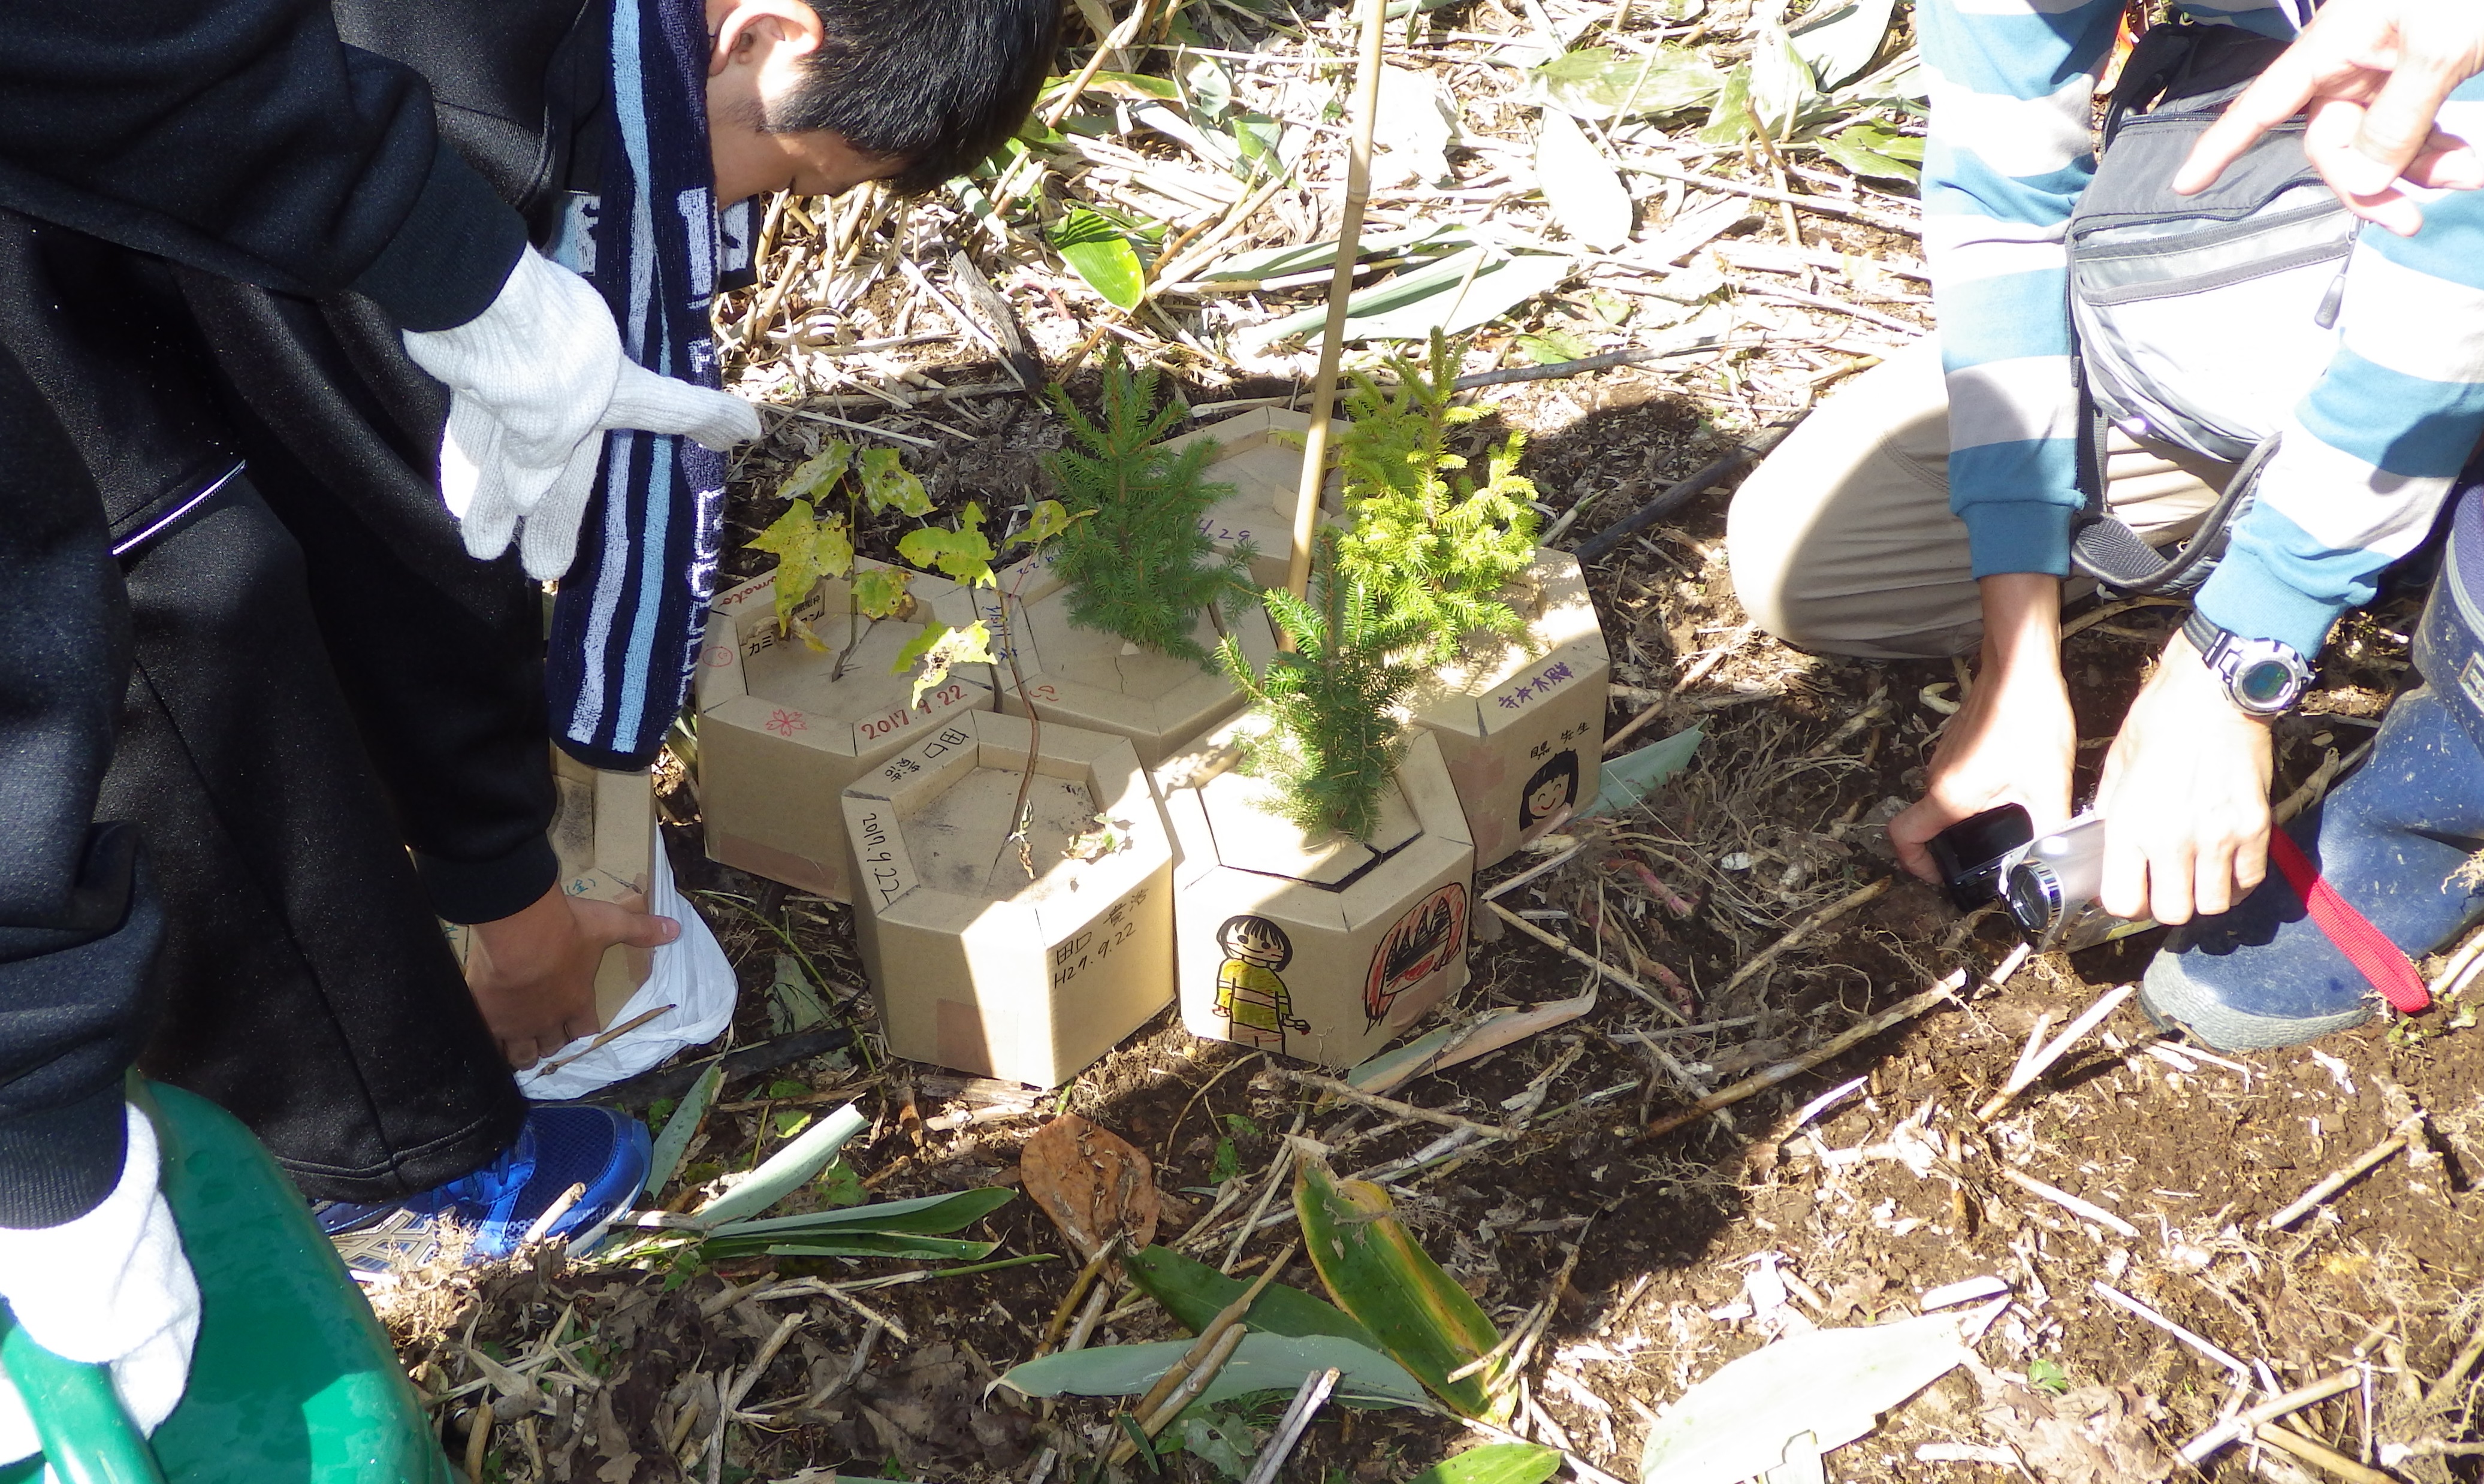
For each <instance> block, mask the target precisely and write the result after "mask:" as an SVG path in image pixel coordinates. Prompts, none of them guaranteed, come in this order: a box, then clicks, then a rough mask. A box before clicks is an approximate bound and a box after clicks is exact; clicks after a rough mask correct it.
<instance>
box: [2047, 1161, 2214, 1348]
mask: <svg viewBox="0 0 2484 1484" xmlns="http://www.w3.org/2000/svg"><path fill="white" fill-rule="evenodd" d="M2001 1173H2002V1174H2005V1175H2006V1174H2011V1173H2012V1172H2011V1171H2010V1169H2009V1167H2008V1166H2004V1167H2002V1171H2001ZM2046 1188H2047V1189H2050V1187H2046ZM2054 1194H2056V1195H2059V1194H2060V1192H2058V1191H2056V1192H2054ZM2072 1199H2074V1200H2075V1199H2076V1198H2075V1197H2073V1198H2072ZM2079 1203H2080V1204H2081V1205H2085V1204H2087V1202H2085V1201H2080V1202H2079ZM2073 1209H2075V1207H2074V1208H2073ZM2093 1209H2094V1208H2093V1207H2090V1210H2093ZM2099 1214H2101V1215H2103V1216H2104V1218H2105V1220H2106V1221H2108V1222H2111V1223H2113V1224H2114V1225H2117V1226H2120V1227H2122V1228H2124V1229H2125V1230H2126V1231H2128V1233H2129V1234H2130V1235H2131V1236H2137V1235H2139V1233H2138V1232H2137V1231H2136V1230H2133V1229H2130V1228H2128V1226H2127V1224H2126V1223H2123V1222H2121V1221H2120V1218H2118V1217H2115V1216H2113V1215H2112V1214H2111V1213H2109V1212H2106V1213H2099ZM2088 1286H2089V1287H2090V1288H2091V1289H2093V1291H2094V1293H2095V1295H2096V1297H2098V1298H2100V1299H2103V1300H2104V1301H2105V1302H2106V1303H2109V1304H2112V1305H2114V1306H2115V1307H2117V1308H2120V1309H2127V1310H2129V1311H2130V1312H2131V1313H2133V1314H2136V1315H2138V1316H2139V1317H2140V1318H2141V1319H2144V1320H2146V1321H2147V1323H2149V1324H2152V1325H2154V1326H2156V1327H2157V1328H2158V1329H2160V1330H2163V1331H2164V1332H2165V1333H2166V1334H2168V1335H2171V1336H2174V1338H2175V1339H2178V1340H2180V1341H2181V1342H2182V1343H2184V1344H2186V1345H2188V1346H2190V1347H2191V1348H2192V1349H2194V1350H2196V1351H2198V1352H2199V1353H2200V1355H2201V1357H2202V1358H2203V1359H2205V1360H2207V1361H2208V1362H2210V1363H2213V1364H2215V1365H2217V1366H2219V1367H2221V1368H2223V1369H2225V1370H2228V1371H2231V1372H2233V1373H2234V1375H2235V1376H2237V1377H2239V1378H2240V1379H2241V1381H2242V1384H2243V1385H2245V1386H2250V1385H2251V1384H2252V1382H2253V1379H2254V1378H2253V1375H2252V1368H2251V1367H2250V1366H2248V1365H2245V1364H2244V1363H2242V1362H2241V1361H2239V1360H2237V1359H2235V1358H2234V1356H2233V1355H2232V1354H2231V1353H2230V1352H2228V1351H2227V1350H2225V1349H2224V1348H2222V1347H2220V1346H2219V1345H2217V1344H2216V1343H2214V1342H2213V1341H2211V1340H2209V1339H2208V1338H2207V1337H2206V1336H2202V1335H2201V1334H2199V1333H2198V1332H2197V1331H2193V1330H2186V1329H2184V1328H2183V1327H2182V1326H2180V1325H2178V1324H2175V1323H2174V1321H2173V1320H2171V1319H2168V1318H2166V1317H2165V1315H2163V1314H2162V1313H2160V1312H2158V1311H2157V1310H2155V1309H2150V1308H2148V1307H2147V1305H2145V1304H2142V1303H2141V1302H2139V1301H2138V1300H2137V1299H2134V1298H2132V1297H2131V1296H2130V1295H2129V1294H2126V1293H2124V1292H2122V1291H2121V1290H2120V1289H2119V1288H2117V1287H2115V1286H2114V1285H2113V1284H2111V1283H2109V1282H2105V1281H2104V1280H2103V1279H2100V1278H2099V1279H2096V1280H2095V1281H2093V1282H2091V1283H2089V1284H2088Z"/></svg>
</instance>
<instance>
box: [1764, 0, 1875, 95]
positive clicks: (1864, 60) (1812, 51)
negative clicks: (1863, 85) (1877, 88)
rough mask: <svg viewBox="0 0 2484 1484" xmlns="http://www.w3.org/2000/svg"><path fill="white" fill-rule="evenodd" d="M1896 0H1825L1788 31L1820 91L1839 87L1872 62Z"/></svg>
mask: <svg viewBox="0 0 2484 1484" xmlns="http://www.w3.org/2000/svg"><path fill="white" fill-rule="evenodd" d="M1896 9H1897V0H1828V3H1826V4H1823V5H1819V6H1815V7H1813V8H1812V11H1811V13H1810V14H1808V15H1805V16H1804V17H1803V18H1802V19H1801V20H1799V21H1796V23H1795V25H1794V26H1793V28H1792V29H1791V30H1790V31H1788V33H1787V36H1788V38H1789V39H1790V40H1792V41H1793V42H1794V49H1795V50H1796V52H1797V53H1799V54H1800V55H1801V57H1802V60H1803V61H1804V62H1805V63H1807V64H1809V65H1810V67H1811V70H1812V74H1813V75H1814V76H1815V77H1817V78H1818V79H1819V82H1820V86H1821V88H1822V89H1823V91H1825V90H1827V89H1830V88H1836V87H1841V86H1843V85H1844V84H1846V83H1847V82H1850V81H1851V80H1852V79H1853V78H1854V77H1855V76H1856V74H1858V73H1860V72H1861V71H1862V70H1863V69H1864V68H1865V67H1870V66H1871V65H1872V59H1873V58H1874V57H1875V56H1877V55H1878V54H1879V51H1880V42H1881V41H1882V40H1884V39H1886V38H1887V36H1888V34H1889V16H1890V13H1892V12H1893V11H1895V10H1896Z"/></svg>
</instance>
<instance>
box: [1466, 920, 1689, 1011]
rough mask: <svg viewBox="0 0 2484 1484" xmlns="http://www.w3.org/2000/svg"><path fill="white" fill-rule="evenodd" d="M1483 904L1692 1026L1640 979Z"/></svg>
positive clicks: (1525, 922)
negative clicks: (1639, 980) (1640, 981)
mask: <svg viewBox="0 0 2484 1484" xmlns="http://www.w3.org/2000/svg"><path fill="white" fill-rule="evenodd" d="M1484 905H1485V906H1486V907H1488V908H1490V909H1491V911H1492V914H1493V915H1494V916H1496V917H1498V918H1499V919H1500V920H1501V921H1502V922H1505V923H1507V924H1509V925H1510V926H1511V927H1513V928H1516V929H1517V930H1518V931H1521V932H1524V933H1526V935H1527V936H1528V937H1530V938H1533V939H1534V940H1535V941H1537V942H1538V943H1541V944H1543V945H1544V946H1545V947H1547V948H1552V949H1557V950H1559V951H1560V952H1561V953H1563V954H1566V955H1568V956H1569V957H1571V958H1576V959H1577V960H1579V961H1580V963H1583V964H1585V965H1586V966H1587V967H1589V968H1591V969H1594V970H1595V971H1596V972H1597V973H1599V974H1602V975H1604V976H1605V977H1606V978H1607V979H1609V980H1611V981H1612V982H1613V983H1614V984H1617V985H1621V986H1622V987H1623V988H1625V989H1627V990H1629V991H1630V992H1631V993H1633V994H1634V995H1637V996H1638V997H1639V998H1640V999H1642V1000H1645V1001H1646V1002H1647V1003H1648V1004H1650V1005H1652V1006H1654V1007H1655V1008H1656V1009H1657V1010H1659V1011H1661V1012H1663V1013H1665V1014H1666V1015H1669V1016H1671V1017H1672V1019H1673V1023H1674V1024H1675V1025H1688V1024H1689V1023H1690V1022H1689V1018H1688V1016H1686V1015H1684V1014H1683V1013H1682V1012H1680V1011H1678V1010H1675V1009H1674V1008H1673V1007H1672V1006H1671V1005H1668V1004H1666V1003H1665V1002H1664V1001H1663V1000H1661V999H1659V998H1658V997H1657V996H1656V995H1655V993H1653V992H1652V991H1651V990H1649V988H1648V987H1647V985H1642V984H1640V983H1639V982H1638V981H1637V980H1635V979H1633V978H1632V977H1631V976H1629V975H1628V974H1625V973H1623V972H1622V971H1621V970H1619V969H1617V968H1614V967H1613V966H1612V965H1611V964H1609V963H1607V962H1606V961H1605V960H1603V959H1602V958H1597V957H1596V956H1595V955H1593V954H1591V953H1588V952H1587V951H1586V950H1585V949H1582V948H1580V946H1579V945H1577V944H1576V943H1572V942H1570V941H1568V940H1567V939H1565V938H1559V937H1555V936H1554V935H1553V934H1552V933H1550V932H1547V931H1544V930H1543V929H1541V928H1538V927H1537V926H1535V925H1534V924H1533V923H1531V922H1528V921H1527V920H1526V918H1524V917H1521V916H1519V915H1518V914H1517V913H1516V912H1513V911H1511V910H1510V909H1509V908H1507V907H1505V906H1502V905H1501V904H1499V903H1498V902H1487V903H1485V904H1484Z"/></svg>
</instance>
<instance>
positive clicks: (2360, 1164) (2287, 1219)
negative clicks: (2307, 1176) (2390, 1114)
mask: <svg viewBox="0 0 2484 1484" xmlns="http://www.w3.org/2000/svg"><path fill="white" fill-rule="evenodd" d="M2422 1132H2423V1114H2422V1113H2421V1112H2417V1113H2413V1114H2410V1115H2408V1116H2407V1117H2406V1118H2403V1119H2401V1120H2398V1126H2397V1127H2395V1128H2392V1129H2390V1136H2389V1137H2388V1138H2386V1139H2384V1140H2382V1141H2381V1142H2380V1143H2378V1144H2376V1145H2373V1146H2372V1147H2370V1148H2368V1149H2365V1150H2364V1151H2363V1153H2362V1154H2361V1155H2358V1156H2357V1157H2356V1159H2355V1162H2354V1163H2353V1164H2350V1165H2348V1166H2347V1167H2346V1168H2345V1169H2343V1170H2338V1171H2336V1172H2333V1173H2332V1174H2329V1175H2328V1176H2327V1177H2326V1178H2324V1179H2323V1180H2321V1182H2320V1183H2319V1184H2317V1185H2314V1186H2312V1187H2311V1188H2310V1189H2309V1190H2307V1191H2305V1192H2304V1193H2303V1194H2302V1195H2301V1196H2299V1197H2297V1198H2296V1200H2295V1201H2294V1203H2293V1204H2292V1205H2289V1206H2287V1207H2286V1208H2285V1209H2284V1210H2282V1211H2280V1212H2278V1213H2277V1214H2276V1215H2274V1216H2272V1217H2270V1218H2269V1219H2268V1229H2269V1230H2271V1231H2282V1230H2284V1229H2285V1228H2288V1227H2291V1226H2293V1225H2294V1224H2295V1223H2296V1222H2299V1221H2301V1220H2302V1219H2303V1218H2305V1217H2306V1216H2309V1215H2310V1214H2311V1211H2312V1208H2313V1207H2315V1206H2317V1205H2319V1204H2320V1202H2322V1201H2326V1200H2328V1199H2329V1198H2330V1197H2332V1196H2334V1195H2336V1194H2337V1192H2339V1191H2341V1190H2344V1189H2345V1188H2346V1187H2347V1186H2348V1185H2351V1184H2353V1183H2354V1182H2355V1181H2356V1180H2357V1179H2359V1178H2361V1177H2362V1176H2363V1174H2365V1173H2366V1172H2368V1171H2370V1170H2371V1169H2372V1168H2373V1167H2375V1166H2377V1165H2379V1164H2380V1163H2381V1162H2382V1161H2384V1160H2386V1159H2388V1158H2389V1157H2390V1155H2392V1154H2395V1153H2396V1152H2397V1151H2398V1150H2400V1149H2403V1148H2405V1147H2407V1146H2408V1145H2410V1144H2413V1143H2414V1142H2415V1140H2416V1136H2417V1134H2420V1133H2422Z"/></svg>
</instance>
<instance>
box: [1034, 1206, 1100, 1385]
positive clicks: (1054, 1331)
mask: <svg viewBox="0 0 2484 1484" xmlns="http://www.w3.org/2000/svg"><path fill="white" fill-rule="evenodd" d="M1120 1253H1121V1232H1118V1231H1116V1232H1114V1233H1113V1234H1112V1236H1111V1237H1109V1238H1108V1239H1106V1241H1105V1242H1104V1244H1103V1245H1102V1246H1101V1247H1098V1248H1096V1249H1095V1255H1094V1256H1092V1257H1089V1258H1088V1259H1087V1265H1086V1266H1084V1267H1082V1268H1080V1269H1079V1270H1078V1277H1077V1278H1076V1279H1075V1280H1074V1281H1072V1282H1071V1283H1070V1284H1069V1291H1068V1292H1067V1293H1065V1294H1063V1295H1062V1296H1061V1303H1060V1305H1059V1306H1058V1307H1057V1308H1055V1309H1053V1310H1052V1322H1051V1323H1050V1324H1048V1325H1045V1326H1044V1327H1043V1343H1041V1344H1039V1345H1038V1346H1036V1347H1035V1353H1036V1354H1038V1355H1041V1354H1043V1353H1044V1352H1045V1351H1048V1350H1050V1349H1051V1348H1052V1343H1053V1341H1054V1340H1057V1339H1059V1338H1060V1337H1061V1332H1062V1331H1063V1330H1064V1329H1066V1327H1067V1326H1068V1324H1069V1316H1070V1315H1071V1314H1072V1313H1075V1312H1076V1311H1077V1309H1078V1304H1079V1301H1080V1300H1082V1299H1084V1298H1086V1297H1087V1290H1088V1289H1089V1288H1091V1287H1094V1286H1095V1281H1096V1280H1097V1279H1099V1278H1101V1277H1102V1276H1103V1274H1104V1267H1105V1265H1106V1264H1107V1263H1109V1262H1111V1261H1112V1260H1113V1258H1114V1257H1115V1256H1117V1255H1119V1254H1120Z"/></svg>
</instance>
